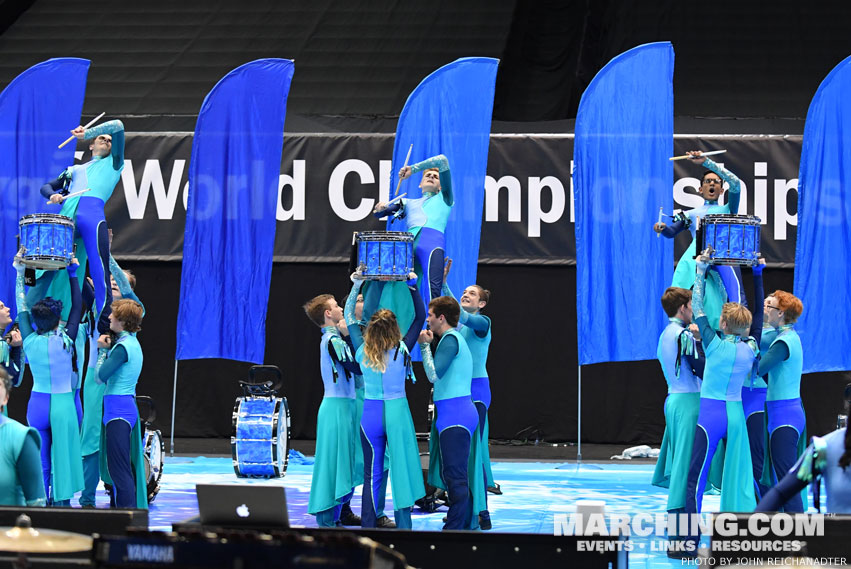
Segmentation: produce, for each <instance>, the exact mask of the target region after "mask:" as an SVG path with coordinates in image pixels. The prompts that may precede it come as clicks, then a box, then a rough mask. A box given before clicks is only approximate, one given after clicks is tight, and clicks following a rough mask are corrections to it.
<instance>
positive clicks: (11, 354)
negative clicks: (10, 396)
mask: <svg viewBox="0 0 851 569" xmlns="http://www.w3.org/2000/svg"><path fill="white" fill-rule="evenodd" d="M21 352H22V350H21V346H10V345H9V344H7V343H6V342H5V341H3V340H2V339H0V366H3V369H4V370H6V373H8V374H9V377H10V378H11V379H12V387H18V385H20V384H21V379H23V374H22V373H21Z"/></svg>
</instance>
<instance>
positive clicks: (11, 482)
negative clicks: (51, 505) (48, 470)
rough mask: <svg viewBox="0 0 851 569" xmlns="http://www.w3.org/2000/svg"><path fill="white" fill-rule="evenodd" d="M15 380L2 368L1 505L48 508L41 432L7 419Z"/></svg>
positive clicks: (0, 397)
mask: <svg viewBox="0 0 851 569" xmlns="http://www.w3.org/2000/svg"><path fill="white" fill-rule="evenodd" d="M11 391H12V378H11V377H9V374H8V373H7V372H6V370H5V369H0V406H2V407H3V411H4V412H3V413H2V414H0V506H44V505H46V503H47V499H46V498H45V495H44V481H43V480H42V477H41V456H40V447H41V438H40V437H39V436H38V431H36V430H35V429H33V428H32V427H26V426H24V425H22V424H20V423H19V422H17V421H15V420H13V419H10V418H9V417H7V416H6V413H5V410H6V405H8V403H9V394H10V393H11Z"/></svg>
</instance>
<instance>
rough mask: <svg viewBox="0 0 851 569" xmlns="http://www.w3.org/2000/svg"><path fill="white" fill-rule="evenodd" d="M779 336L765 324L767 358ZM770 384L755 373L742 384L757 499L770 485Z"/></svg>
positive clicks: (762, 342)
mask: <svg viewBox="0 0 851 569" xmlns="http://www.w3.org/2000/svg"><path fill="white" fill-rule="evenodd" d="M776 337H777V331H776V330H775V329H774V328H772V327H771V326H764V327H763V329H762V338H761V339H760V341H759V353H760V354H761V357H762V358H765V353H766V352H767V351H768V348H769V346H771V342H773V341H774V338H776ZM767 392H768V384H767V383H766V382H765V377H763V376H760V375H757V374H756V373H755V374H753V375H752V376H751V377H750V379H749V380H747V381H745V383H744V385H743V386H742V407H743V408H744V410H745V422H746V424H747V428H748V443H749V444H750V447H751V463H752V464H753V473H754V474H753V476H754V480H755V481H756V488H757V501H759V500H761V499H762V497H763V496H765V493H766V492H767V491H768V488H769V486H770V484H769V485H766V484H763V483H762V478H763V472H764V464H765V438H766V435H765V396H766V393H767Z"/></svg>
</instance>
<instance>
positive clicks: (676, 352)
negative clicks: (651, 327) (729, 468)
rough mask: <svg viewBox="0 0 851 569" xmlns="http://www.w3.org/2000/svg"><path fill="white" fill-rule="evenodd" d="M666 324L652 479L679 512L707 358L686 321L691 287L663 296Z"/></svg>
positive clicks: (670, 290) (658, 353)
mask: <svg viewBox="0 0 851 569" xmlns="http://www.w3.org/2000/svg"><path fill="white" fill-rule="evenodd" d="M662 307H663V308H664V309H665V313H666V314H667V315H668V320H669V324H668V325H667V326H666V327H665V329H664V330H663V331H662V334H661V335H660V336H659V344H658V347H657V349H656V357H657V359H658V360H659V363H660V364H661V366H662V373H663V374H664V376H665V381H666V382H667V383H668V397H667V398H666V399H665V434H664V435H663V437H662V447H661V448H660V451H659V459H658V460H657V461H656V469H655V471H654V472H653V480H652V484H653V485H654V486H659V487H662V488H667V489H668V506H667V510H668V513H671V514H674V513H680V512H683V511H684V508H685V502H686V484H687V481H688V470H689V464H690V463H691V456H692V445H693V444H694V431H695V428H696V427H697V417H698V414H699V413H700V382H701V379H700V378H701V376H703V367H704V365H705V363H706V360H705V359H704V357H703V356H702V354H701V352H700V349H699V346H698V343H697V341H696V340H695V338H694V336H693V335H692V333H691V332H690V331H689V330H688V328H687V326H688V325H689V324H691V320H692V307H691V291H688V290H686V289H684V288H678V287H670V288H668V289H667V290H666V291H665V293H664V294H663V295H662Z"/></svg>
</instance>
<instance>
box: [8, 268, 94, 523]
mask: <svg viewBox="0 0 851 569" xmlns="http://www.w3.org/2000/svg"><path fill="white" fill-rule="evenodd" d="M19 253H20V252H19ZM14 266H15V269H16V270H17V272H18V278H17V282H16V287H15V296H16V300H17V305H18V306H17V307H18V324H19V325H20V327H21V335H22V337H23V347H24V352H25V353H26V354H27V359H28V360H29V364H30V367H31V369H32V375H33V388H32V393H31V394H30V401H29V405H28V407H27V423H29V425H30V426H31V427H35V428H36V429H37V430H38V432H39V435H40V436H41V465H42V475H43V480H44V487H45V494H46V495H47V496H48V498H49V499H50V502H51V503H52V504H54V505H59V506H68V505H70V500H71V497H72V496H73V495H74V493H75V492H77V491H78V490H81V489H82V488H83V465H82V461H81V460H80V426H79V423H78V422H77V412H76V408H75V405H74V388H75V384H76V376H75V375H74V364H75V355H74V340H75V339H76V337H77V332H78V327H79V323H80V315H81V303H82V298H81V293H80V287H79V285H78V284H77V267H78V264H77V260H76V259H73V260H72V262H71V264H70V265H69V266H68V276H69V280H70V283H71V285H72V286H71V311H70V318H69V320H68V324H67V326H66V328H65V330H60V328H59V317H60V314H61V313H62V303H61V302H60V301H58V300H54V299H52V298H46V299H44V300H41V301H39V302H37V303H36V304H35V305H34V306H33V307H32V313H30V308H29V307H28V306H27V301H26V295H25V293H24V265H23V263H22V262H21V258H20V256H17V257H15V263H14ZM33 324H35V329H33Z"/></svg>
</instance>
